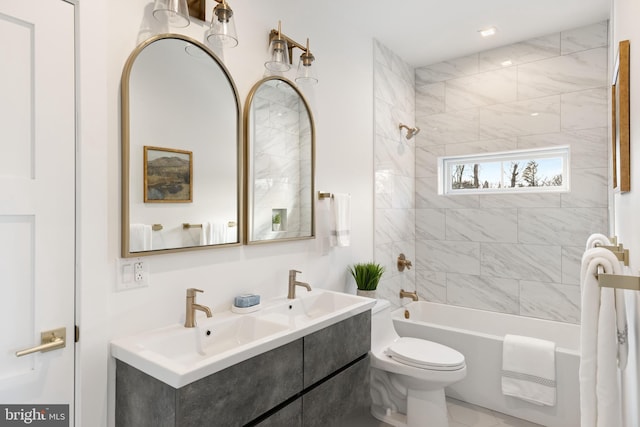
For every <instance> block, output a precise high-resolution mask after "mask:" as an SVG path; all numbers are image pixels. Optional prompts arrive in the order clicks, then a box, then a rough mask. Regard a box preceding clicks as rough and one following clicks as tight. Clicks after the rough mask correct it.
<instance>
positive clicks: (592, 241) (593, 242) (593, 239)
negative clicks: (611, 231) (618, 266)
mask: <svg viewBox="0 0 640 427" xmlns="http://www.w3.org/2000/svg"><path fill="white" fill-rule="evenodd" d="M598 246H611V241H610V240H609V238H608V237H607V236H605V235H604V234H600V233H593V234H592V235H591V236H589V238H588V239H587V249H591V248H595V247H598Z"/></svg>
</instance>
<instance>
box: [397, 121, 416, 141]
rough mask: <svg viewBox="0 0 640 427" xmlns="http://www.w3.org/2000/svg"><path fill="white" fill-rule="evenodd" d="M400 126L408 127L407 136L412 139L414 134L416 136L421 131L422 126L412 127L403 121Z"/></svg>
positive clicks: (400, 127) (402, 127)
mask: <svg viewBox="0 0 640 427" xmlns="http://www.w3.org/2000/svg"><path fill="white" fill-rule="evenodd" d="M398 127H399V129H400V130H402V129H406V130H407V136H406V138H407V139H411V138H413V137H414V136H416V135H417V134H418V133H420V128H419V127H417V126H414V127H412V128H410V127H409V126H407V125H403V124H402V123H400V126H398Z"/></svg>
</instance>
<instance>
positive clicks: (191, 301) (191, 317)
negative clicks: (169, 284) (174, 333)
mask: <svg viewBox="0 0 640 427" xmlns="http://www.w3.org/2000/svg"><path fill="white" fill-rule="evenodd" d="M196 292H203V293H204V291H202V290H200V289H196V288H189V289H187V316H186V319H185V321H184V327H185V328H193V327H195V326H196V310H200V311H204V312H205V314H206V315H207V317H211V309H210V308H209V307H207V306H205V305H200V304H196Z"/></svg>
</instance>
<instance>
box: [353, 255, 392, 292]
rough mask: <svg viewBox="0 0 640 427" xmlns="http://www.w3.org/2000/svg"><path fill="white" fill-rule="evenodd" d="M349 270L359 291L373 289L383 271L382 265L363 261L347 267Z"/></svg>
mask: <svg viewBox="0 0 640 427" xmlns="http://www.w3.org/2000/svg"><path fill="white" fill-rule="evenodd" d="M349 271H350V272H351V275H352V276H353V278H354V279H355V281H356V286H357V287H358V289H360V290H361V291H375V290H376V288H377V287H378V282H379V281H380V278H381V277H382V274H383V273H384V267H383V266H381V265H380V264H376V263H374V262H364V263H359V264H354V265H353V266H351V267H349Z"/></svg>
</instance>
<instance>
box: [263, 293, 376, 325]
mask: <svg viewBox="0 0 640 427" xmlns="http://www.w3.org/2000/svg"><path fill="white" fill-rule="evenodd" d="M362 300H363V298H361V297H358V296H355V295H349V294H342V293H338V292H327V291H311V292H305V291H304V290H303V291H301V292H300V291H299V293H298V297H297V298H296V299H293V300H290V299H286V298H278V299H275V300H273V301H272V302H271V304H270V305H269V306H268V307H265V308H264V309H263V310H262V311H261V312H260V313H258V314H257V316H258V317H260V318H261V319H265V320H268V321H271V322H275V323H281V324H286V325H288V326H289V327H290V328H298V327H302V326H305V325H307V324H309V323H312V322H314V321H316V320H319V319H320V318H322V317H325V316H329V317H330V316H332V315H333V314H334V313H337V312H340V311H341V310H343V309H345V308H348V307H350V306H352V305H357V304H359V303H362Z"/></svg>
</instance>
